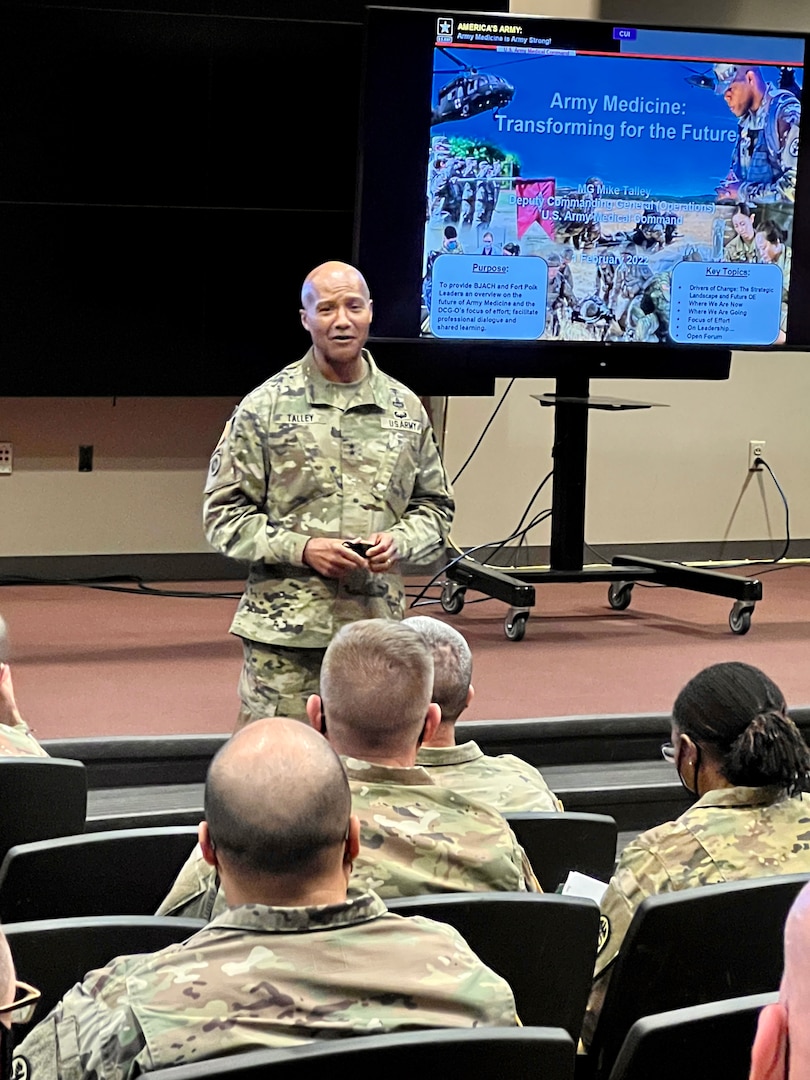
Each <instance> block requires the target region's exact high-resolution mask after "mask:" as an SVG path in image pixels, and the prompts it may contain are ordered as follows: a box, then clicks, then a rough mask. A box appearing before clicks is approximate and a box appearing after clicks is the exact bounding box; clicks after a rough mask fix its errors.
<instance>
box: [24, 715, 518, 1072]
mask: <svg viewBox="0 0 810 1080" xmlns="http://www.w3.org/2000/svg"><path fill="white" fill-rule="evenodd" d="M200 847H201V850H202V852H203V857H204V858H205V859H206V861H207V862H208V863H210V865H211V866H212V868H214V869H215V871H216V872H217V873H218V875H219V877H220V879H221V881H222V885H223V889H224V892H225V896H226V897H227V901H228V907H227V909H226V910H225V911H224V912H223V914H222V915H220V916H219V917H218V918H217V919H215V920H214V921H213V922H212V923H210V924H209V925H207V926H206V927H205V928H204V929H203V930H200V931H199V932H198V933H196V934H194V935H193V936H192V937H190V938H188V939H187V940H186V941H184V942H181V943H179V944H175V945H170V946H169V947H168V948H165V949H161V950H160V951H159V952H156V953H145V954H139V955H134V956H120V957H118V958H117V959H114V960H112V961H111V962H110V963H109V964H108V965H107V966H106V967H104V968H101V969H99V970H97V971H92V972H90V973H89V974H88V975H86V976H85V978H84V980H83V982H81V983H79V984H77V985H76V986H75V987H74V988H73V989H72V990H70V991H68V993H67V994H66V995H65V996H64V997H63V998H62V1000H61V1002H60V1003H59V1004H58V1005H57V1006H56V1007H55V1008H54V1009H53V1011H52V1012H51V1013H50V1014H49V1015H48V1016H47V1017H46V1018H45V1019H44V1020H43V1021H42V1022H41V1023H39V1024H38V1025H37V1026H36V1027H35V1028H34V1029H33V1031H31V1032H30V1034H29V1035H28V1036H27V1038H26V1039H24V1040H23V1042H22V1044H21V1045H20V1047H19V1048H18V1050H17V1051H16V1053H15V1059H14V1060H15V1067H17V1069H18V1072H16V1073H15V1075H17V1076H25V1077H26V1078H28V1080H67V1078H68V1077H70V1078H71V1080H79V1078H87V1080H91V1078H92V1080H97V1078H100V1077H102V1076H104V1077H109V1078H113V1077H120V1078H123V1077H131V1076H140V1075H141V1073H142V1072H146V1071H149V1070H152V1069H162V1068H168V1067H169V1066H172V1065H180V1064H186V1063H189V1062H197V1061H204V1060H206V1059H208V1058H214V1057H219V1056H222V1055H226V1054H234V1053H238V1052H241V1051H246V1050H256V1049H259V1048H261V1047H272V1046H290V1045H294V1044H297V1043H307V1042H310V1041H311V1040H313V1039H318V1038H329V1039H333V1038H337V1037H340V1036H350V1035H363V1034H371V1033H382V1032H392V1031H397V1030H413V1029H414V1028H435V1027H440V1028H448V1027H474V1026H481V1025H484V1026H509V1025H514V1024H515V1023H516V1022H517V1021H516V1016H515V1003H514V997H513V995H512V992H511V990H510V988H509V986H508V985H507V984H506V983H505V982H504V980H503V979H502V978H501V977H500V976H498V975H496V974H495V973H494V972H493V971H491V970H490V969H489V968H487V967H485V966H484V964H482V962H481V961H480V960H479V959H478V957H477V956H476V955H475V954H474V953H473V952H472V951H471V950H470V948H469V947H468V946H467V944H466V942H465V941H464V939H463V938H462V937H461V936H460V934H458V932H457V931H455V930H453V929H452V928H451V927H449V926H446V925H444V924H440V923H436V922H434V921H433V920H431V919H424V918H403V917H401V916H398V915H394V914H392V913H391V912H389V911H388V910H387V909H386V907H385V904H384V903H383V902H382V901H381V900H380V898H379V897H378V896H376V895H375V894H374V893H372V892H358V893H355V894H351V895H349V894H348V891H347V890H348V883H349V876H350V873H351V867H352V862H353V860H354V859H355V858H356V857H357V851H358V847H359V827H358V822H357V819H356V818H355V817H354V816H353V815H352V814H351V794H350V791H349V785H348V781H347V779H346V774H345V771H344V769H343V767H342V765H341V763H340V759H339V758H338V756H337V755H336V754H335V752H334V751H333V750H332V749H331V747H330V746H329V744H328V743H327V742H326V741H325V740H324V739H322V738H321V736H320V735H318V733H317V732H315V731H313V730H312V729H311V728H310V727H309V726H307V725H306V724H302V723H301V722H300V721H298V720H290V719H288V718H282V717H275V718H273V719H269V720H257V721H255V722H254V723H252V724H249V725H248V726H247V727H245V728H244V729H243V730H241V731H239V732H238V733H237V734H236V735H234V736H233V738H232V739H230V740H229V741H228V742H227V743H226V744H225V745H224V746H223V747H222V748H221V749H220V751H219V752H218V753H217V754H216V756H215V757H214V759H213V761H212V763H211V766H210V768H209V770H208V776H207V780H206V786H205V821H203V822H202V823H201V825H200ZM439 973H440V974H439Z"/></svg>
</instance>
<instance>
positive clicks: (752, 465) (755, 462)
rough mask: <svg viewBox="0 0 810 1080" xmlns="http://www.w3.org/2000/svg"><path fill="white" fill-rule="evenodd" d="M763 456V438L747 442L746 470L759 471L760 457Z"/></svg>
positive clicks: (760, 466) (760, 467) (760, 465)
mask: <svg viewBox="0 0 810 1080" xmlns="http://www.w3.org/2000/svg"><path fill="white" fill-rule="evenodd" d="M764 456H765V440H764V439H751V441H750V442H749V444H748V471H749V472H760V471H761V469H762V459H763V457H764Z"/></svg>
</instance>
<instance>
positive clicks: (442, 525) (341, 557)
mask: <svg viewBox="0 0 810 1080" xmlns="http://www.w3.org/2000/svg"><path fill="white" fill-rule="evenodd" d="M301 303H302V309H301V321H302V323H303V325H304V326H305V327H306V329H307V330H308V331H309V333H310V336H311V338H312V348H311V349H310V351H309V352H308V353H307V354H306V356H305V357H304V358H303V359H302V360H299V361H298V362H297V363H295V364H291V365H290V366H289V367H286V368H284V369H283V370H282V371H280V372H279V373H278V374H277V375H274V376H273V377H272V378H270V379H268V380H267V382H265V383H264V384H263V385H262V386H260V387H258V389H256V390H254V391H253V392H252V393H251V394H248V396H247V397H246V398H245V399H244V400H243V401H242V402H241V404H240V405H239V406H238V407H237V408H236V410H235V412H234V414H233V416H232V417H231V419H230V420H229V421H228V423H227V424H226V426H225V430H224V432H223V433H222V436H221V438H220V440H219V443H218V445H217V448H216V450H215V452H214V455H213V457H212V459H211V467H210V471H209V476H208V482H207V484H206V488H205V503H204V523H205V530H206V535H207V537H208V540H209V542H210V543H211V544H212V546H213V547H214V548H216V549H217V551H220V552H222V554H224V555H228V556H230V557H232V558H234V559H241V560H244V561H245V562H248V563H250V572H249V576H248V580H247V584H246V587H245V591H244V595H243V596H242V599H241V601H240V603H239V606H238V608H237V611H236V615H235V616H234V619H233V622H232V624H231V628H230V629H231V632H232V633H233V634H236V635H238V636H239V637H240V638H241V639H242V641H243V646H244V666H243V669H242V676H241V679H240V685H239V695H240V698H241V701H242V708H241V711H240V714H239V719H238V721H237V728H238V727H240V726H241V725H242V724H244V723H246V722H247V721H248V720H250V719H256V718H258V717H262V716H274V715H287V716H294V717H297V718H299V719H302V720H304V719H306V714H305V709H304V705H305V702H306V699H307V697H308V695H309V694H311V693H316V692H317V690H318V674H319V670H320V665H321V660H322V659H323V650H324V649H325V648H326V646H327V645H328V644H329V641H330V640H331V638H332V635H333V634H334V633H335V631H336V630H338V629H339V628H340V627H341V626H344V625H345V624H346V623H350V622H353V621H354V620H355V619H362V618H372V617H374V618H386V619H401V618H402V616H403V614H404V606H405V605H404V588H403V581H402V577H401V574H400V564H401V562H402V561H403V560H405V559H407V560H409V561H410V562H414V563H420V562H428V561H430V560H431V559H433V558H435V557H436V556H438V555H440V554H441V553H442V552H443V550H444V544H445V541H446V539H447V535H448V533H449V530H450V523H451V520H452V515H453V510H454V503H453V499H452V494H451V491H450V485H449V482H448V480H447V476H446V474H445V470H444V466H443V465H442V461H441V457H440V454H439V449H438V446H437V445H436V439H435V437H434V434H433V431H432V428H431V426H430V422H429V420H428V417H427V414H426V412H425V409H424V408H423V407H422V405H421V403H420V401H419V398H418V397H417V396H416V395H415V394H413V393H412V392H411V391H410V390H408V389H407V387H405V386H403V385H402V384H401V383H399V382H396V381H395V380H393V379H391V378H389V377H388V376H387V375H384V374H383V373H382V372H381V371H380V370H379V369H378V368H377V366H376V365H375V363H374V361H373V359H372V357H371V355H370V354H369V353H368V352H367V351H366V350H365V349H364V348H363V346H364V345H365V343H366V340H367V338H368V333H369V326H370V324H371V311H372V304H371V300H370V298H369V292H368V286H367V285H366V282H365V280H364V279H363V277H362V275H361V274H360V273H359V272H358V271H357V270H355V269H354V267H351V266H348V265H346V264H345V263H338V262H330V263H324V264H323V265H322V266H318V267H316V269H315V270H313V271H312V272H311V273H310V274H309V276H308V277H307V279H306V281H305V282H304V287H303V290H302V294H301ZM347 541H348V542H353V541H363V542H364V543H365V544H366V545H367V550H363V551H362V553H360V552H358V551H355V550H352V548H350V547H347V546H346V543H347Z"/></svg>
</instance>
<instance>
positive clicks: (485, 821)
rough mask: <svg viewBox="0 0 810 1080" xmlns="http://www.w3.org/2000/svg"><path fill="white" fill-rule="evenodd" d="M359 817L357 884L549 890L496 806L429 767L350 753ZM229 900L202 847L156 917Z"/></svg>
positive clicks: (423, 889) (407, 891) (197, 914)
mask: <svg viewBox="0 0 810 1080" xmlns="http://www.w3.org/2000/svg"><path fill="white" fill-rule="evenodd" d="M343 763H344V765H345V766H346V771H347V773H348V775H349V786H350V787H351V790H352V813H354V814H357V816H358V817H359V819H360V854H359V855H358V857H357V858H356V859H355V862H354V873H353V875H352V883H353V885H354V886H355V887H356V888H365V889H374V891H375V892H377V893H379V894H380V895H381V896H383V897H389V898H390V897H393V896H422V895H424V894H425V893H439V892H491V891H499V892H504V891H505V892H518V891H520V892H523V891H527V890H528V891H529V892H542V889H541V888H540V885H539V884H538V882H537V879H536V877H535V875H534V871H533V870H532V868H531V865H530V863H529V860H528V858H527V856H526V853H525V852H524V850H523V848H522V847H521V846H520V844H519V843H518V841H517V837H516V836H515V834H514V833H513V832H512V830H511V829H510V828H509V826H508V824H507V823H506V821H505V820H504V818H503V817H502V816H501V814H499V813H498V812H497V811H496V810H494V809H493V808H492V807H491V806H488V805H486V804H484V803H481V802H478V801H472V800H471V799H469V798H467V796H465V795H460V794H458V793H457V792H455V791H450V790H449V789H448V788H446V787H440V786H439V785H438V784H434V783H433V781H432V779H431V778H430V776H429V774H428V773H427V772H426V770H425V769H422V768H419V767H416V768H410V769H408V768H394V767H392V766H389V765H372V764H371V763H370V762H367V761H360V760H359V759H358V758H348V757H344V758H343ZM226 908H227V903H226V900H225V895H224V893H223V891H222V889H220V888H219V881H218V879H217V875H216V872H215V870H214V868H213V867H212V866H211V865H210V864H209V863H207V862H205V860H204V859H203V857H202V854H201V852H200V848H199V846H197V847H196V848H195V849H194V851H193V852H192V853H191V855H190V856H189V857H188V859H187V860H186V862H185V864H184V865H183V867H182V869H181V870H180V873H179V874H178V876H177V878H176V879H175V882H174V884H173V885H172V887H171V889H170V891H169V893H168V895H167V896H166V898H165V899H164V900H163V902H162V903H161V905H160V907H159V908H158V910H157V912H156V914H157V915H176V916H178V917H183V918H188V919H206V920H207V919H210V918H213V917H216V916H217V915H219V914H220V913H221V912H223V911H225V910H226Z"/></svg>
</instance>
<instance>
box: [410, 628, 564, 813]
mask: <svg viewBox="0 0 810 1080" xmlns="http://www.w3.org/2000/svg"><path fill="white" fill-rule="evenodd" d="M407 625H408V626H410V627H411V629H412V630H416V631H417V633H418V634H419V635H420V637H421V638H422V639H423V641H424V642H425V644H426V645H427V646H428V648H429V649H430V651H431V652H432V654H433V700H434V701H435V702H436V704H437V705H438V706H439V707H440V708H441V710H442V717H441V722H440V724H439V726H438V727H437V728H436V733H435V734H434V735H433V736H432V738H431V739H430V740H429V741H428V740H425V741H424V742H423V743H422V746H421V747H420V748H419V753H418V754H417V756H416V763H417V765H422V766H423V767H424V768H425V769H427V770H428V772H429V773H430V778H431V780H433V781H434V782H435V783H437V784H441V785H442V787H449V788H452V789H453V790H454V791H458V792H461V794H463V795H467V796H468V797H469V798H471V799H480V800H481V801H482V802H488V803H489V804H490V805H491V806H494V807H496V808H497V809H498V810H500V812H501V813H502V814H506V813H509V812H510V811H514V812H521V811H525V810H538V811H555V810H562V808H563V806H562V803H561V802H560V800H559V799H558V798H557V796H556V795H555V794H554V792H553V791H551V790H550V789H549V786H548V784H547V783H546V782H545V780H544V779H543V777H542V776H541V775H540V773H539V772H538V771H537V769H535V767H534V766H533V765H529V763H528V762H526V761H523V760H522V759H521V758H519V757H515V756H514V755H513V754H499V755H498V756H497V757H490V756H489V755H487V754H484V753H483V751H482V750H481V749H480V747H479V746H478V745H477V743H474V742H473V741H472V740H470V741H469V742H465V743H462V744H461V745H460V746H459V745H457V744H456V721H457V720H458V718H459V716H460V715H461V713H462V712H463V711H464V709H466V708H467V706H468V705H469V704H470V702H471V701H472V699H473V693H474V690H473V686H472V682H471V679H472V653H471V651H470V646H469V645H468V644H467V642H466V640H465V638H464V637H463V635H462V634H460V633H459V632H458V630H456V629H455V627H453V626H450V625H449V624H448V623H446V622H442V621H441V620H440V619H431V618H430V617H429V616H427V615H417V616H416V617H415V618H412V619H408V621H407Z"/></svg>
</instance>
